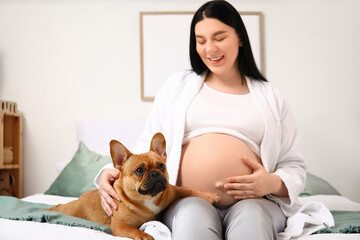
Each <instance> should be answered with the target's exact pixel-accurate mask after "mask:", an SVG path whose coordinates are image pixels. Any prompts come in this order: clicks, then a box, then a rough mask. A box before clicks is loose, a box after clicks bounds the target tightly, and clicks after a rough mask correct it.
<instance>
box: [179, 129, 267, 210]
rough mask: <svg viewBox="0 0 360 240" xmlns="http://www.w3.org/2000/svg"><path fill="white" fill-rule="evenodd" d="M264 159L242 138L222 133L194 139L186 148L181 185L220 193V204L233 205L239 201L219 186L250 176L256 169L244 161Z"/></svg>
mask: <svg viewBox="0 0 360 240" xmlns="http://www.w3.org/2000/svg"><path fill="white" fill-rule="evenodd" d="M244 157H247V158H249V159H254V160H257V161H258V162H260V163H261V160H260V158H259V157H258V156H257V155H256V154H255V153H254V152H253V151H252V150H251V148H249V147H248V146H247V145H246V144H245V143H244V142H243V141H241V140H240V139H238V138H236V137H233V136H230V135H227V134H220V133H207V134H204V135H201V136H198V137H195V138H193V139H192V140H191V141H190V142H188V143H187V144H184V145H183V147H182V154H181V164H180V169H179V176H178V182H177V185H181V186H185V187H190V188H193V189H197V190H202V191H209V192H216V193H218V194H219V195H220V196H221V201H220V205H231V204H233V203H235V202H236V201H238V200H236V199H234V197H233V196H231V195H228V194H227V193H226V191H227V190H225V189H223V188H219V187H217V186H218V185H219V184H224V183H226V179H227V178H228V177H232V176H240V175H248V174H251V173H252V169H251V168H250V167H249V166H247V165H246V163H245V162H244V161H243V158H244Z"/></svg>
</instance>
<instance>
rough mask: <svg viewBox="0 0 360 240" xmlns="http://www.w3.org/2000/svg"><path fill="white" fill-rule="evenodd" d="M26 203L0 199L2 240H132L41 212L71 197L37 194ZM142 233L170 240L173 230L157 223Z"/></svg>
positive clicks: (91, 224) (94, 225)
mask: <svg viewBox="0 0 360 240" xmlns="http://www.w3.org/2000/svg"><path fill="white" fill-rule="evenodd" d="M25 199H26V201H25V200H20V199H17V198H14V197H5V196H4V197H2V196H0V206H1V208H0V230H2V231H0V239H6V240H18V239H19V240H20V239H21V240H23V239H29V236H31V237H35V236H36V239H38V240H48V239H49V238H51V239H52V240H58V239H59V240H60V239H61V240H63V239H87V240H92V239H94V240H95V239H96V240H98V239H102V240H108V239H109V240H112V239H119V240H120V239H121V240H122V239H123V240H129V238H122V237H114V236H112V235H111V234H109V233H111V229H110V228H109V227H107V226H104V225H101V224H98V223H94V222H91V221H87V220H85V219H81V218H76V217H71V216H68V215H65V214H61V213H57V212H43V211H42V210H44V209H47V208H50V207H52V206H53V205H52V204H51V205H50V204H46V202H51V203H55V202H61V203H64V204H65V203H67V202H69V201H72V200H74V198H72V197H67V198H66V197H62V196H55V195H43V194H36V195H32V196H29V197H26V198H25ZM39 202H41V203H39ZM69 227H71V229H70V231H69ZM19 229H21V231H19ZM4 230H5V231H4ZM140 230H142V231H144V232H146V233H148V234H151V235H152V236H153V237H154V238H155V239H156V240H171V232H170V230H169V229H168V228H167V227H166V226H165V225H164V224H162V223H161V222H158V221H150V222H147V223H144V224H143V225H142V226H141V227H140Z"/></svg>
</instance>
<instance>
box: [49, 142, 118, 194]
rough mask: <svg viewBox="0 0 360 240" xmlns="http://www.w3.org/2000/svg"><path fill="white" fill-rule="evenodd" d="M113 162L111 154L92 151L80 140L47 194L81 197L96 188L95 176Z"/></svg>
mask: <svg viewBox="0 0 360 240" xmlns="http://www.w3.org/2000/svg"><path fill="white" fill-rule="evenodd" d="M110 162H112V160H111V157H110V156H103V155H100V154H98V153H95V152H92V151H90V150H89V149H88V148H87V147H86V146H85V144H84V143H83V142H80V144H79V147H78V150H77V152H76V153H75V155H74V157H73V159H72V160H71V161H70V162H69V163H68V164H67V165H66V167H65V168H64V169H63V170H62V171H61V173H60V174H59V176H58V177H57V178H56V179H55V181H54V182H53V184H51V186H50V188H49V189H48V190H47V191H46V192H45V194H50V195H60V196H69V197H79V196H80V195H81V194H83V193H84V192H86V191H90V190H93V189H96V186H95V185H94V183H93V182H94V178H95V176H96V174H97V173H98V172H99V170H100V169H101V168H102V167H103V166H104V165H105V164H107V163H110Z"/></svg>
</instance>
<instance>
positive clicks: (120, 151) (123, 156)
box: [110, 140, 132, 170]
mask: <svg viewBox="0 0 360 240" xmlns="http://www.w3.org/2000/svg"><path fill="white" fill-rule="evenodd" d="M110 154H111V158H112V161H113V164H114V168H116V169H118V170H120V167H121V165H123V164H124V162H126V160H128V159H129V157H130V156H131V155H132V153H131V152H130V151H129V150H128V149H127V148H126V147H125V146H124V145H122V144H121V143H120V142H118V141H116V140H111V141H110Z"/></svg>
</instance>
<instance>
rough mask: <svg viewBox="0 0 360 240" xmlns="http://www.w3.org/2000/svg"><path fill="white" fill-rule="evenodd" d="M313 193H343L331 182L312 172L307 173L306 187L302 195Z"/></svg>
mask: <svg viewBox="0 0 360 240" xmlns="http://www.w3.org/2000/svg"><path fill="white" fill-rule="evenodd" d="M312 195H341V194H340V193H339V192H338V191H337V190H336V189H335V188H334V187H333V186H331V184H330V183H328V182H327V181H325V180H324V179H322V178H320V177H317V176H315V175H313V174H311V173H307V174H306V182H305V188H304V191H303V192H302V193H300V195H299V196H300V197H306V196H312Z"/></svg>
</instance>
